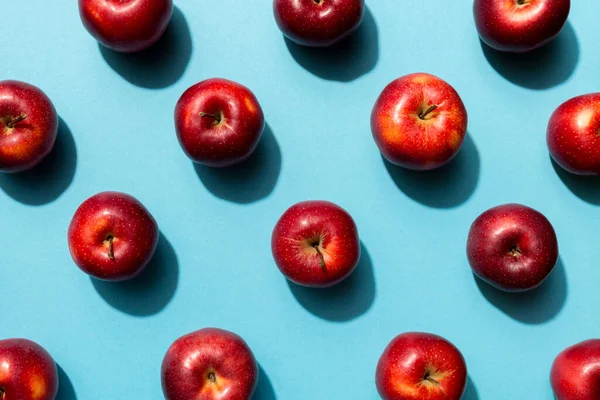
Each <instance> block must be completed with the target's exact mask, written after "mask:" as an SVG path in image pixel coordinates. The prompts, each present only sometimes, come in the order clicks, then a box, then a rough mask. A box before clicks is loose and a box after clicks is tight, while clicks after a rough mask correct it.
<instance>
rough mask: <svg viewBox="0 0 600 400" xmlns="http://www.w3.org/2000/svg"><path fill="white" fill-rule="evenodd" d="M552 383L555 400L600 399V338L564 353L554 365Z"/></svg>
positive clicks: (582, 343)
mask: <svg viewBox="0 0 600 400" xmlns="http://www.w3.org/2000/svg"><path fill="white" fill-rule="evenodd" d="M550 383H551V385H552V390H553V391H554V397H556V400H598V399H600V339H590V340H586V341H584V342H581V343H578V344H576V345H574V346H571V347H569V348H567V349H565V350H563V351H562V352H561V353H560V354H559V355H558V356H557V357H556V359H555V360H554V363H553V364H552V370H551V372H550Z"/></svg>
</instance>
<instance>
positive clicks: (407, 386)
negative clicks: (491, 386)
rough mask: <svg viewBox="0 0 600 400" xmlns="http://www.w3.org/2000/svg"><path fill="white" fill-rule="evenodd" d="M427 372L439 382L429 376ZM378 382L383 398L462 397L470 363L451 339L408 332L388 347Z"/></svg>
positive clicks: (452, 399) (427, 399) (426, 399)
mask: <svg viewBox="0 0 600 400" xmlns="http://www.w3.org/2000/svg"><path fill="white" fill-rule="evenodd" d="M426 375H429V376H431V378H433V379H435V380H436V381H437V382H438V383H439V385H436V384H434V383H432V382H430V381H428V380H426V379H425V376H426ZM375 382H376V384H377V390H378V391H379V395H380V396H381V398H382V399H383V400H460V399H461V398H462V395H463V393H464V392H465V388H466V385H467V365H466V363H465V359H464V358H463V356H462V354H461V353H460V351H459V350H458V349H457V348H456V347H455V346H454V345H453V344H452V343H450V342H449V341H448V340H446V339H444V338H442V337H440V336H437V335H433V334H430V333H422V332H408V333H403V334H401V335H398V336H396V337H395V338H394V339H393V340H392V341H391V342H390V344H389V345H388V346H387V347H386V348H385V350H384V352H383V354H382V355H381V358H380V359H379V362H378V363H377V372H376V375H375Z"/></svg>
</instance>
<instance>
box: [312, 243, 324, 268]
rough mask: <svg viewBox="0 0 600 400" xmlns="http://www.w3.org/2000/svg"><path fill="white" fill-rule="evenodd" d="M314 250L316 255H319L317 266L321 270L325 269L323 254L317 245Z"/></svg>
mask: <svg viewBox="0 0 600 400" xmlns="http://www.w3.org/2000/svg"><path fill="white" fill-rule="evenodd" d="M313 247H314V249H315V250H316V251H317V254H318V255H319V265H320V266H321V268H325V258H324V257H323V253H322V252H321V249H320V248H319V244H318V243H317V244H315V245H314V246H313Z"/></svg>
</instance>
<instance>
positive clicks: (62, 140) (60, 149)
mask: <svg viewBox="0 0 600 400" xmlns="http://www.w3.org/2000/svg"><path fill="white" fill-rule="evenodd" d="M76 168H77V148H76V146H75V140H74V139H73V134H72V133H71V130H70V129H69V127H68V126H67V124H66V123H65V121H63V119H62V118H59V119H58V135H57V136H56V142H55V143H54V147H53V148H52V151H51V152H50V154H48V156H46V158H45V159H44V160H42V162H41V163H39V164H38V165H36V166H35V167H34V168H33V169H30V170H29V171H24V172H19V173H16V174H0V187H1V188H2V190H4V192H5V193H6V194H8V195H9V196H10V197H12V198H13V199H15V200H17V201H19V202H21V203H23V204H28V205H32V206H39V205H43V204H47V203H51V202H52V201H54V200H56V199H57V198H58V197H60V195H61V194H63V193H64V192H65V190H67V188H68V187H69V185H70V184H71V182H73V178H74V176H75V169H76Z"/></svg>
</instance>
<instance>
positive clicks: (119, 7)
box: [79, 0, 173, 53]
mask: <svg viewBox="0 0 600 400" xmlns="http://www.w3.org/2000/svg"><path fill="white" fill-rule="evenodd" d="M172 14H173V0H79V15H80V17H81V22H83V26H84V27H85V29H87V31H88V32H89V33H90V34H91V35H92V36H93V37H94V39H96V40H97V41H98V42H100V44H102V45H103V46H105V47H108V48H109V49H112V50H114V51H118V52H122V53H134V52H137V51H141V50H144V49H147V48H148V47H150V46H152V45H153V44H154V43H156V42H157V41H158V40H159V39H160V38H161V36H162V35H163V33H165V31H166V30H167V26H168V25H169V21H171V15H172Z"/></svg>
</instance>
